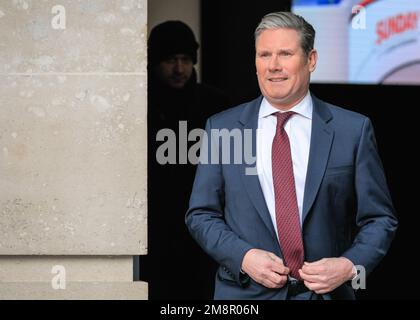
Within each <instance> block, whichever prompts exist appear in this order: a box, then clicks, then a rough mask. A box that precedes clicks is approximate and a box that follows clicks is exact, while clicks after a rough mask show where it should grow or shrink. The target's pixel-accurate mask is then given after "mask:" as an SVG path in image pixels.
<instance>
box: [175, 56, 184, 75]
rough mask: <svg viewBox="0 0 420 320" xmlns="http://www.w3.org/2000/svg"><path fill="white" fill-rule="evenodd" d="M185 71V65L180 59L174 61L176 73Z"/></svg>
mask: <svg viewBox="0 0 420 320" xmlns="http://www.w3.org/2000/svg"><path fill="white" fill-rule="evenodd" d="M184 69H185V65H184V63H183V61H182V60H181V59H176V60H175V71H176V72H177V73H183V72H184Z"/></svg>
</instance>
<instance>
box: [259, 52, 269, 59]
mask: <svg viewBox="0 0 420 320" xmlns="http://www.w3.org/2000/svg"><path fill="white" fill-rule="evenodd" d="M269 56H270V54H269V53H268V52H263V53H260V57H261V58H267V57H269Z"/></svg>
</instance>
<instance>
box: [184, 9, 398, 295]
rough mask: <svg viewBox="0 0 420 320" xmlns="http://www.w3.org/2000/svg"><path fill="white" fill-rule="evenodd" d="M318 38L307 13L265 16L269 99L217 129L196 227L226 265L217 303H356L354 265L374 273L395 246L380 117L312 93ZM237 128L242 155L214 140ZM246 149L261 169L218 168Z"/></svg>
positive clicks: (222, 116) (198, 180)
mask: <svg viewBox="0 0 420 320" xmlns="http://www.w3.org/2000/svg"><path fill="white" fill-rule="evenodd" d="M314 39H315V30H314V29H313V27H312V26H311V25H310V24H309V23H307V22H306V21H305V20H304V19H303V18H302V17H300V16H297V15H295V14H293V13H289V12H277V13H271V14H268V15H266V16H265V17H264V18H263V19H262V21H261V22H260V24H259V26H258V27H257V29H256V31H255V41H256V42H255V45H256V58H255V61H256V69H257V76H258V82H259V86H260V89H261V92H262V96H261V97H259V98H257V99H255V100H254V101H251V102H249V103H245V104H242V105H240V106H237V107H235V108H232V109H229V110H227V111H224V112H222V113H219V114H216V115H214V116H212V117H210V118H209V119H208V121H207V124H206V133H207V137H209V139H207V141H208V143H209V144H208V145H207V148H202V155H201V156H202V158H201V163H200V164H199V166H198V168H197V172H196V177H195V182H194V187H193V190H192V194H191V198H190V206H189V210H188V212H187V214H186V224H187V226H188V228H189V231H190V233H191V234H192V236H193V237H194V238H195V239H196V241H197V242H198V243H199V245H200V246H201V247H202V248H203V249H204V250H205V251H206V252H207V253H208V254H209V255H210V256H211V257H213V258H214V259H215V260H216V261H217V262H218V263H219V265H220V267H219V269H218V271H217V275H216V286H215V294H214V298H215V299H277V300H282V299H303V300H314V299H354V297H355V296H354V290H353V288H352V286H351V281H350V280H352V279H353V278H354V277H355V276H356V266H361V267H363V268H364V270H365V272H366V274H369V273H370V272H371V271H372V270H373V269H374V268H375V266H376V265H377V264H378V263H379V262H380V260H381V259H382V258H383V257H384V255H385V254H386V252H387V250H388V248H389V246H390V244H391V241H392V239H393V237H394V234H395V231H396V228H397V219H396V217H395V214H394V208H393V205H392V201H391V197H390V194H389V191H388V188H387V184H386V180H385V175H384V172H383V168H382V164H381V160H380V158H379V155H378V152H377V147H376V142H375V136H374V132H373V128H372V125H371V123H370V120H369V119H368V118H367V117H365V116H363V115H360V114H357V113H354V112H351V111H347V110H344V109H341V108H339V107H336V106H333V105H331V104H328V103H326V102H323V101H321V100H319V99H317V98H316V97H314V96H313V95H311V93H310V92H309V81H310V74H311V73H312V72H313V71H314V70H315V66H316V61H317V52H316V50H315V49H314V48H313V45H314ZM235 130H236V132H238V130H239V132H241V133H242V134H243V135H242V140H241V141H242V142H243V143H244V146H243V148H239V149H238V148H230V149H226V148H225V147H224V146H223V143H225V142H226V139H225V141H224V142H223V141H221V140H223V137H222V136H223V135H219V136H218V138H214V137H215V136H217V135H215V134H214V132H225V133H226V132H233V131H235ZM247 130H248V132H249V131H250V132H251V137H252V139H251V141H249V139H246V137H247V135H246V131H247ZM227 140H229V139H227ZM203 141H204V142H203V143H206V142H205V141H206V140H205V139H203ZM221 142H222V143H221ZM247 143H248V144H250V149H251V150H252V152H253V155H255V158H256V163H253V164H250V163H249V161H242V162H240V163H238V162H237V161H232V162H233V163H232V162H228V161H222V160H220V159H222V158H224V159H227V158H226V157H225V156H232V155H233V149H236V150H242V151H243V152H244V153H245V151H244V150H246V149H247ZM203 150H207V152H204V151H203ZM226 153H228V154H226ZM231 158H232V157H231ZM215 160H220V161H215ZM252 166H254V167H255V169H256V173H257V174H250V172H252V170H249V169H252Z"/></svg>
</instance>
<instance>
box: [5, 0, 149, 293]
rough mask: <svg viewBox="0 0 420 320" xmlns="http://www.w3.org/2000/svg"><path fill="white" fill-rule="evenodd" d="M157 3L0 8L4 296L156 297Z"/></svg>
mask: <svg viewBox="0 0 420 320" xmlns="http://www.w3.org/2000/svg"><path fill="white" fill-rule="evenodd" d="M146 5H147V1H146V0H107V1H103V0H90V1H74V0H60V1H55V0H44V1H38V0H11V1H1V2H0V299H15V298H16V299H27V298H28V299H146V298H147V284H146V283H143V282H133V265H132V256H133V255H143V254H146V253H147V242H146V239H147V234H146V231H147V221H146V217H147V196H146V195H147V193H146V192H147V190H146V188H147V167H146V166H147V160H146V158H147V148H146V146H147V140H146V139H147V133H146V132H147V130H146V123H147V120H146V119H147V116H146V104H147V97H146V92H147V83H146V79H147V77H146V66H147V58H146V53H147V47H146V40H147V25H146V22H147V7H146Z"/></svg>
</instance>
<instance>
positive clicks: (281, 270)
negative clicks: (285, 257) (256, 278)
mask: <svg viewBox="0 0 420 320" xmlns="http://www.w3.org/2000/svg"><path fill="white" fill-rule="evenodd" d="M271 270H272V271H274V272H277V273H278V274H283V275H287V274H289V272H290V270H289V268H288V267H285V266H284V265H280V264H278V263H273V264H272V265H271Z"/></svg>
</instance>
